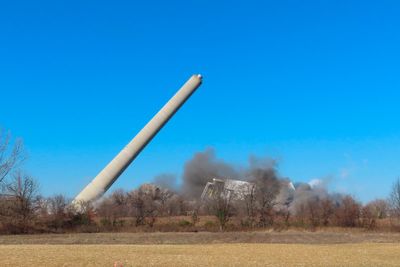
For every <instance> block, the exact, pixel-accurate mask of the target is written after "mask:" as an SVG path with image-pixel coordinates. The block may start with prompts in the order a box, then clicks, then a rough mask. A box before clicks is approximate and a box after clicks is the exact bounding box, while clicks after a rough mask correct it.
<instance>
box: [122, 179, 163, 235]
mask: <svg viewBox="0 0 400 267" xmlns="http://www.w3.org/2000/svg"><path fill="white" fill-rule="evenodd" d="M157 189H158V188H157V187H156V186H154V185H150V184H144V185H142V186H141V187H139V189H137V190H134V191H133V192H131V193H130V194H129V199H130V203H131V205H132V208H133V216H134V217H135V218H136V222H135V223H136V226H138V225H143V224H147V225H149V226H150V227H153V226H154V223H155V222H156V218H157V217H158V216H159V210H160V206H161V204H160V200H159V198H158V194H159V189H158V190H157Z"/></svg>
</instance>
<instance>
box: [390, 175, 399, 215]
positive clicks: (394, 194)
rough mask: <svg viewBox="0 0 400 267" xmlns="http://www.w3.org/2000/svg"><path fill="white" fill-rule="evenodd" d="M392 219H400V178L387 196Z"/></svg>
mask: <svg viewBox="0 0 400 267" xmlns="http://www.w3.org/2000/svg"><path fill="white" fill-rule="evenodd" d="M389 204H390V210H391V215H392V217H395V218H400V178H397V180H396V181H395V182H394V184H393V186H392V191H391V193H390V196H389Z"/></svg>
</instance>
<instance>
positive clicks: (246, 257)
mask: <svg viewBox="0 0 400 267" xmlns="http://www.w3.org/2000/svg"><path fill="white" fill-rule="evenodd" d="M116 263H118V264H116ZM0 266H400V234H399V233H373V232H361V231H360V232H357V231H347V232H346V231H345V232H343V231H329V232H325V231H322V232H302V231H286V232H273V231H272V232H225V233H209V232H202V233H97V234H58V235H57V234H43V235H20V236H15V235H14V236H0Z"/></svg>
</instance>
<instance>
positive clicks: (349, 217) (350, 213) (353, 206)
mask: <svg viewBox="0 0 400 267" xmlns="http://www.w3.org/2000/svg"><path fill="white" fill-rule="evenodd" d="M360 210H361V205H360V204H359V203H358V202H357V201H355V200H354V198H353V197H351V196H344V197H343V198H342V200H341V203H340V205H339V207H338V208H337V209H336V210H335V215H336V219H337V222H338V224H339V226H343V227H356V226H357V225H358V221H359V219H360Z"/></svg>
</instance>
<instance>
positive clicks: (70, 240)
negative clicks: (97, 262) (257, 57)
mask: <svg viewBox="0 0 400 267" xmlns="http://www.w3.org/2000/svg"><path fill="white" fill-rule="evenodd" d="M226 243H230V244H232V243H272V244H346V243H400V233H373V232H356V231H348V232H345V231H340V232H326V231H321V232H306V231H285V232H273V231H271V232H225V233H210V232H199V233H98V234H97V233H96V234H81V233H80V234H43V235H20V236H15V235H12V236H0V244H3V245H7V244H8V245H11V244H25V245H27V244H58V245H74V244H88V245H89V244H94V245H99V244H132V245H134V244H140V245H143V244H180V245H182V244H226Z"/></svg>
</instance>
